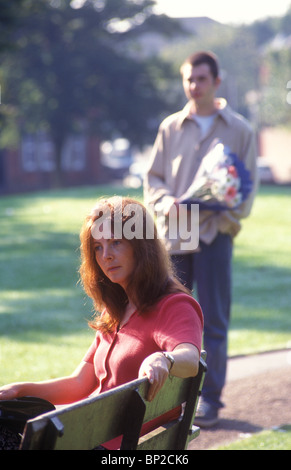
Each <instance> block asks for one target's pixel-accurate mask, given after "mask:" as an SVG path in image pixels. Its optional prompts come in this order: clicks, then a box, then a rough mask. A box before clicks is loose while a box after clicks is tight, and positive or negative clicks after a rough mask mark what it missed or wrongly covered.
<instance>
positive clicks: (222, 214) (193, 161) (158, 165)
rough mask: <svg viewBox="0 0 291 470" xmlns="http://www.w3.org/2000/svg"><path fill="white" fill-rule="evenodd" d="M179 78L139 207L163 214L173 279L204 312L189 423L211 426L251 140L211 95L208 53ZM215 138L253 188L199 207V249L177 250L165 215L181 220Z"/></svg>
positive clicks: (252, 158) (246, 208) (246, 207)
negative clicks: (228, 206) (232, 205)
mask: <svg viewBox="0 0 291 470" xmlns="http://www.w3.org/2000/svg"><path fill="white" fill-rule="evenodd" d="M181 75H182V79H183V87H184V92H185V95H186V97H187V99H188V103H187V104H186V106H185V107H184V109H183V110H181V111H179V112H177V113H175V114H173V115H171V116H169V117H167V118H166V119H165V120H164V121H163V122H162V124H161V126H160V128H159V132H158V135H157V138H156V141H155V144H154V147H153V152H152V156H151V161H150V165H149V169H148V172H147V175H146V177H145V181H144V198H145V203H146V204H150V205H151V206H154V207H155V208H156V210H157V211H158V213H159V214H160V215H161V214H162V217H159V218H158V220H157V223H158V225H159V219H160V228H161V232H163V233H164V234H166V235H165V236H166V243H167V246H168V249H169V250H170V253H171V256H172V259H173V261H174V265H175V267H176V272H177V274H178V277H180V279H181V280H182V282H184V284H185V285H187V287H188V288H189V289H191V290H192V288H193V285H194V282H195V283H196V286H197V294H198V300H199V302H200V304H201V306H202V310H203V313H204V321H205V326H204V349H205V350H206V352H207V365H208V371H207V374H206V377H205V381H204V387H203V391H202V398H201V400H200V405H199V409H198V412H197V416H196V420H195V423H196V424H197V425H199V426H201V427H210V426H212V425H214V424H216V423H217V421H218V411H219V408H221V407H222V406H223V404H222V402H221V393H222V389H223V387H224V384H225V376H226V363H227V333H228V327H229V319H230V305H231V264H232V245H233V238H234V237H235V236H236V235H237V234H238V232H239V231H240V228H241V224H240V219H242V218H244V217H247V216H248V215H249V213H250V211H251V207H252V204H253V200H254V196H255V192H256V188H257V169H256V168H257V167H256V145H255V136H254V133H253V131H252V129H251V126H250V124H249V123H248V122H247V121H246V120H245V119H244V118H243V117H242V116H240V115H239V114H237V113H235V112H234V111H233V110H232V109H231V108H230V107H229V105H228V104H227V102H226V101H225V100H224V99H217V98H216V92H217V89H218V87H219V85H220V82H221V79H220V76H219V66H218V61H217V59H216V56H215V55H214V54H212V53H209V52H199V53H196V54H194V55H192V56H190V57H189V58H188V59H187V60H186V61H185V62H184V64H183V65H182V67H181ZM217 140H219V141H220V142H221V143H223V144H224V145H225V146H226V147H227V148H229V149H230V151H231V152H232V153H235V154H236V155H237V156H238V158H239V159H240V160H242V161H243V162H244V164H245V166H246V168H247V169H248V170H249V171H250V174H251V179H252V181H253V189H252V192H251V193H250V195H249V196H248V198H247V199H246V200H245V201H244V202H243V203H241V204H240V206H239V207H238V208H236V209H235V210H224V211H212V210H203V211H202V210H200V213H199V246H198V248H197V249H193V250H192V251H191V250H186V251H185V250H181V246H182V245H181V243H179V242H180V240H179V234H178V237H177V238H176V239H175V240H174V239H170V238H169V237H168V238H167V236H168V235H167V234H168V233H169V226H168V225H169V219H170V217H169V213H171V211H172V209H173V207H175V208H176V213H177V214H178V217H179V215H180V217H181V211H180V209H179V207H180V206H178V201H179V198H181V196H182V195H183V194H184V193H185V192H186V191H187V190H188V188H189V187H190V185H191V184H192V182H193V179H194V177H195V174H196V172H197V170H198V168H199V166H200V164H201V161H202V159H203V157H204V156H205V155H206V154H207V153H208V151H209V149H210V148H211V146H213V144H214V143H215V142H217ZM179 211H180V213H179ZM189 212H190V211H188V215H189Z"/></svg>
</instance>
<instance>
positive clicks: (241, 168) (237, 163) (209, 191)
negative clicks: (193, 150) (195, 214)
mask: <svg viewBox="0 0 291 470" xmlns="http://www.w3.org/2000/svg"><path fill="white" fill-rule="evenodd" d="M251 190H252V181H251V178H250V172H249V171H248V170H247V169H246V168H245V165H244V163H243V162H242V161H241V160H239V158H238V157H237V155H236V154H234V153H231V152H230V151H229V150H228V149H227V148H226V147H225V146H224V145H223V144H222V143H220V142H219V143H216V144H215V145H214V146H213V147H212V148H211V150H210V151H209V152H208V153H207V155H205V157H204V158H203V160H202V162H201V165H200V167H199V169H198V172H197V174H196V176H195V179H194V181H193V183H192V185H191V186H190V188H189V190H188V191H187V192H186V193H185V194H184V195H183V196H182V197H181V198H180V202H183V203H187V204H194V203H199V206H200V208H201V209H208V210H232V209H235V208H236V207H237V206H239V204H241V203H242V202H243V201H244V200H245V199H246V198H247V196H248V195H249V193H250V192H251Z"/></svg>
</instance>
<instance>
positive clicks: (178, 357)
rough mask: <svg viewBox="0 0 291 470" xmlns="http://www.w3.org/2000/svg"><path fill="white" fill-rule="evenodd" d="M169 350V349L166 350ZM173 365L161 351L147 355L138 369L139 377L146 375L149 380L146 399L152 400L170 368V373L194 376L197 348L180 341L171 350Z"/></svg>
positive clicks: (196, 363)
mask: <svg viewBox="0 0 291 470" xmlns="http://www.w3.org/2000/svg"><path fill="white" fill-rule="evenodd" d="M168 352H170V351H168ZM171 355H172V356H173V358H174V361H175V362H174V365H173V366H172V367H171V362H170V361H169V359H167V358H166V357H165V356H164V355H163V353H162V352H156V353H154V354H151V355H150V356H148V357H147V358H146V359H145V360H144V361H143V363H142V365H141V367H140V370H139V377H144V376H147V377H148V379H149V382H150V387H149V391H148V396H147V399H148V400H149V401H151V400H153V399H154V397H155V396H156V394H157V393H158V391H159V390H160V389H161V388H162V386H163V385H164V383H165V381H166V379H167V377H168V375H169V370H170V368H171V375H174V376H176V377H181V378H186V377H195V376H196V375H197V373H198V368H199V359H200V354H199V351H198V349H197V348H196V347H195V346H194V345H193V344H190V343H182V344H179V345H178V346H176V348H175V349H174V350H173V351H171Z"/></svg>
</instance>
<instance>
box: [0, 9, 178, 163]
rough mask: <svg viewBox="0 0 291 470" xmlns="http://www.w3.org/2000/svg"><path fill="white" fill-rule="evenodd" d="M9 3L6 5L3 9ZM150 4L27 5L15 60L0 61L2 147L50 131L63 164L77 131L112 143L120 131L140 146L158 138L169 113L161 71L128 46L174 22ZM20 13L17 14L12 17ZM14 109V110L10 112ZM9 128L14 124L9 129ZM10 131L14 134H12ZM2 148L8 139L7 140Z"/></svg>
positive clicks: (18, 23) (10, 56)
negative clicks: (21, 135) (22, 135)
mask: <svg viewBox="0 0 291 470" xmlns="http://www.w3.org/2000/svg"><path fill="white" fill-rule="evenodd" d="M6 3H8V2H6ZM153 3H154V2H152V1H151V0H122V1H121V0H85V1H82V2H81V1H80V0H73V1H71V2H70V1H68V0H38V1H37V2H35V1H32V0H27V1H26V2H24V3H23V4H22V5H20V3H19V9H18V10H17V14H16V15H15V16H14V17H15V28H14V34H13V46H14V51H13V53H7V51H6V54H5V55H2V65H1V68H0V79H1V82H3V93H2V94H3V96H4V98H3V100H4V103H5V105H6V106H4V107H2V109H1V111H2V117H3V115H5V117H6V126H5V129H6V134H5V135H6V138H4V142H5V144H7V141H8V140H9V138H7V136H10V137H11V136H12V137H13V139H15V132H11V129H12V127H13V126H12V123H13V125H14V131H15V122H16V121H15V119H14V120H12V119H10V121H9V113H8V110H10V111H11V110H12V109H13V111H14V114H13V116H14V117H17V126H18V128H19V130H20V132H33V131H35V130H40V129H44V130H47V131H48V132H49V133H50V134H51V136H52V138H53V141H54V143H55V147H56V150H57V155H58V161H60V151H61V148H62V145H63V142H64V139H65V138H66V137H67V135H68V134H69V133H70V132H72V131H74V132H79V131H83V132H84V131H85V132H87V133H94V134H95V135H97V136H98V137H100V138H111V137H112V136H114V134H115V133H116V132H118V133H119V134H121V135H123V136H124V137H127V138H128V139H129V140H131V142H133V143H136V144H139V145H142V144H144V143H145V142H147V141H149V139H152V138H153V130H154V132H155V131H156V126H154V129H153V120H154V118H156V119H158V118H159V114H160V112H161V110H162V109H165V108H166V107H167V104H166V102H165V101H164V99H163V96H162V94H160V92H159V86H158V80H157V74H158V73H159V72H158V67H157V64H156V65H155V63H154V62H153V61H147V60H145V59H144V58H143V59H142V60H139V57H137V56H135V57H134V56H132V55H130V54H128V53H127V50H126V47H122V45H123V44H127V43H128V42H133V41H134V40H135V38H136V37H137V35H138V34H140V32H141V31H147V30H151V29H153V28H157V27H158V26H160V30H161V31H164V32H165V34H173V32H175V29H174V28H173V21H171V20H169V21H167V20H166V18H165V17H155V15H153V13H152V10H151V7H152V5H153ZM14 13H15V12H14ZM8 104H9V106H7V105H8ZM9 123H10V124H11V125H10V127H9ZM9 129H10V132H9ZM2 142H3V140H2Z"/></svg>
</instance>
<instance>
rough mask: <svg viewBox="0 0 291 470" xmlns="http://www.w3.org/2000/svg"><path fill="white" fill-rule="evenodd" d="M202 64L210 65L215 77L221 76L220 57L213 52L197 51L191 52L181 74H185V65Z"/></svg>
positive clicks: (195, 65) (194, 65)
mask: <svg viewBox="0 0 291 470" xmlns="http://www.w3.org/2000/svg"><path fill="white" fill-rule="evenodd" d="M201 64H208V65H209V67H210V71H211V74H212V76H213V78H214V79H216V78H217V77H218V76H219V65H218V59H217V57H216V55H215V54H213V52H195V53H194V54H191V55H190V56H189V57H188V58H187V59H186V60H185V61H184V63H183V64H182V67H181V69H180V70H181V74H183V68H184V66H185V65H192V67H197V66H198V65H201Z"/></svg>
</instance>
